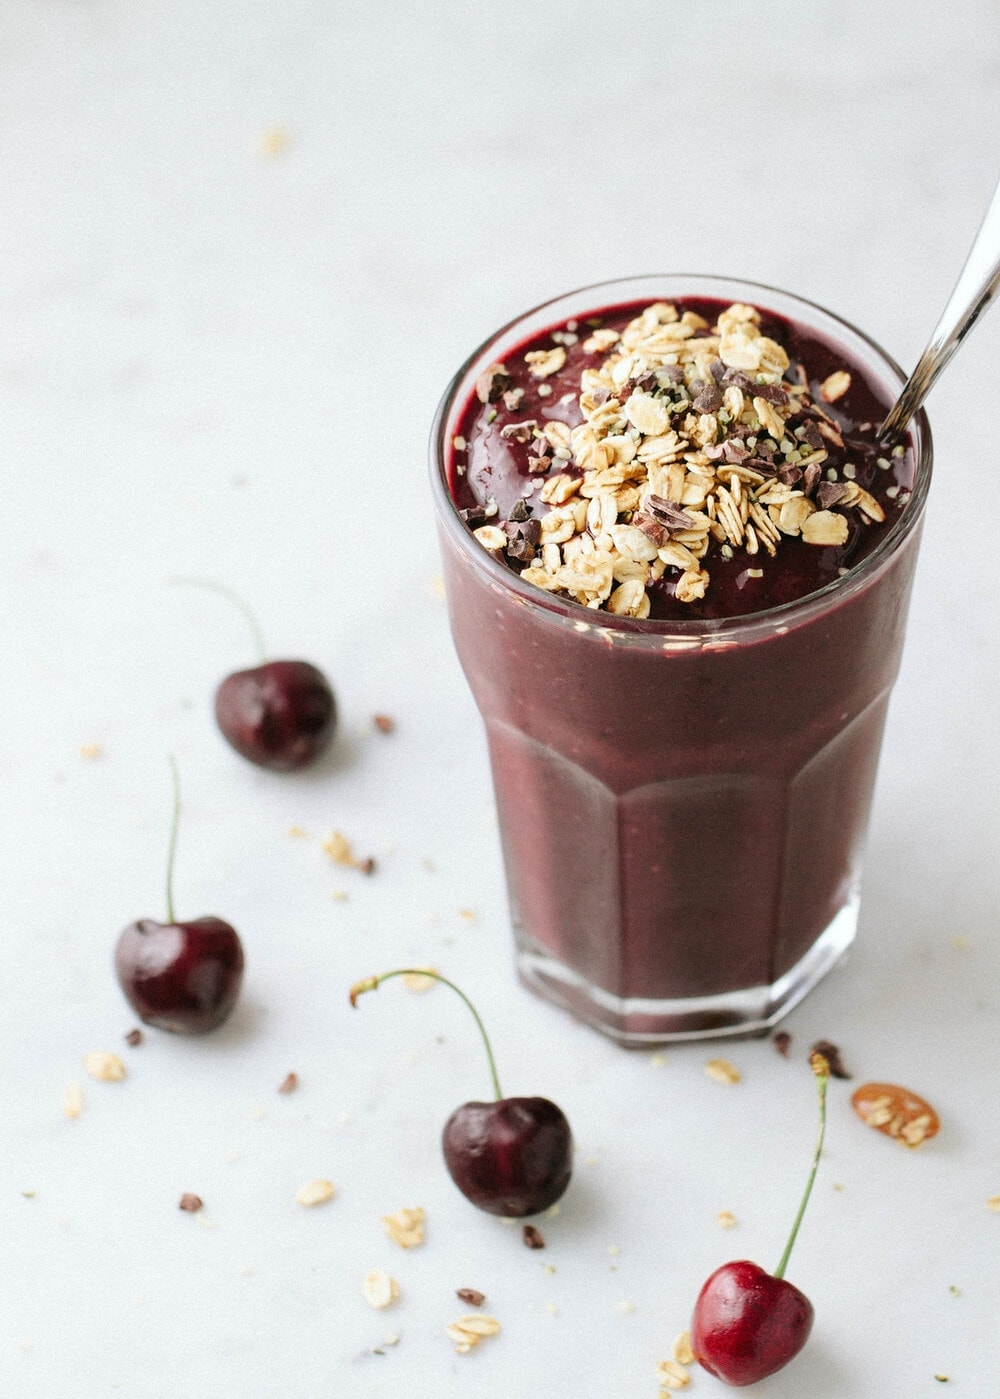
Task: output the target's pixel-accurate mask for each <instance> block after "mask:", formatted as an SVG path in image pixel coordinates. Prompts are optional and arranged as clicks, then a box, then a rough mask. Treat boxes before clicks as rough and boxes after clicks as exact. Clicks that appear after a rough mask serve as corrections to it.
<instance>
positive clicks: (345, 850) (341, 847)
mask: <svg viewBox="0 0 1000 1399" xmlns="http://www.w3.org/2000/svg"><path fill="white" fill-rule="evenodd" d="M323 853H324V854H325V855H327V856H328V857H329V858H330V860H332V861H333V863H334V864H335V865H346V866H347V867H348V868H349V869H355V870H360V872H361V873H362V874H371V873H372V871H373V870H374V869H375V861H374V860H373V859H372V858H371V856H368V857H366V858H365V859H363V860H361V859H359V858H358V857H357V855H355V853H354V850H353V848H352V846H351V842H350V841H349V840H348V839H347V837H346V836H345V835H344V833H343V832H342V831H331V832H330V834H329V835H328V836H327V838H326V840H324V842H323Z"/></svg>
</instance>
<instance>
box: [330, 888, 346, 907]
mask: <svg viewBox="0 0 1000 1399" xmlns="http://www.w3.org/2000/svg"><path fill="white" fill-rule="evenodd" d="M333 897H334V899H335V901H336V902H337V903H338V904H345V903H346V902H347V890H346V889H334V891H333Z"/></svg>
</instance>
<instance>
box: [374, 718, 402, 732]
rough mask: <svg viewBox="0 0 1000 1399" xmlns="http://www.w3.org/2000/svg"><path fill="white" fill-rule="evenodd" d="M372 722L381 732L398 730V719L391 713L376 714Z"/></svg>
mask: <svg viewBox="0 0 1000 1399" xmlns="http://www.w3.org/2000/svg"><path fill="white" fill-rule="evenodd" d="M372 723H373V724H374V725H375V727H376V729H378V731H379V733H380V734H392V733H395V732H396V721H395V719H393V717H392V715H391V714H374V715H373V716H372Z"/></svg>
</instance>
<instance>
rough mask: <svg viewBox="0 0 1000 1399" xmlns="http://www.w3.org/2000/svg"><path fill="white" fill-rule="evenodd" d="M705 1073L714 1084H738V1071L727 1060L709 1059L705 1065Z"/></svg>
mask: <svg viewBox="0 0 1000 1399" xmlns="http://www.w3.org/2000/svg"><path fill="white" fill-rule="evenodd" d="M705 1072H706V1073H707V1074H708V1076H709V1078H714V1079H715V1081H716V1083H739V1081H740V1078H741V1074H740V1071H739V1069H738V1068H737V1067H736V1065H735V1064H731V1063H730V1062H729V1060H728V1059H709V1061H708V1063H707V1064H706V1065H705Z"/></svg>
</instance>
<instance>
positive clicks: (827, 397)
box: [819, 369, 851, 403]
mask: <svg viewBox="0 0 1000 1399" xmlns="http://www.w3.org/2000/svg"><path fill="white" fill-rule="evenodd" d="M850 387H851V376H850V374H848V372H847V370H846V369H836V370H834V372H833V373H832V374H828V375H827V377H826V378H825V379H824V380H823V382H822V384H820V386H819V395H820V398H822V400H823V402H824V403H836V401H837V399H838V398H843V396H844V394H845V393H846V392H847V390H848V389H849V388H850Z"/></svg>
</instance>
